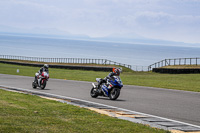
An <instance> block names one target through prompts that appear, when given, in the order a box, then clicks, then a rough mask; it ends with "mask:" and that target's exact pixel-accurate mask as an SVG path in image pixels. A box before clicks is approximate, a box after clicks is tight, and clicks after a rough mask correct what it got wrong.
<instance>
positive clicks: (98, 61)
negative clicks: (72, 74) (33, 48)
mask: <svg viewBox="0 0 200 133" xmlns="http://www.w3.org/2000/svg"><path fill="white" fill-rule="evenodd" d="M0 59H9V60H22V61H35V62H47V63H69V64H70V63H71V64H101V65H118V66H123V67H127V68H129V69H132V66H131V65H128V64H123V63H118V62H115V61H111V60H107V59H88V58H42V57H27V56H14V55H0Z"/></svg>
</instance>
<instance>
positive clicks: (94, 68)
mask: <svg viewBox="0 0 200 133" xmlns="http://www.w3.org/2000/svg"><path fill="white" fill-rule="evenodd" d="M0 63H6V64H15V65H23V66H33V67H42V66H43V64H35V63H21V62H11V61H0ZM49 67H50V68H63V69H74V70H93V71H112V69H113V68H112V67H97V66H70V65H49Z"/></svg>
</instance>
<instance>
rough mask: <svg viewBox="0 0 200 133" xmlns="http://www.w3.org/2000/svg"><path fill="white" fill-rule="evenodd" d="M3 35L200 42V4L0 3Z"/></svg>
mask: <svg viewBox="0 0 200 133" xmlns="http://www.w3.org/2000/svg"><path fill="white" fill-rule="evenodd" d="M0 18H1V21H0V32H24V33H32V32H34V33H45V34H48V33H49V34H63V35H64V34H69V33H70V34H81V35H87V36H90V37H105V36H115V35H118V36H119V35H120V36H123V37H133V38H140V37H144V38H151V39H161V40H169V41H178V42H179V41H180V42H185V43H200V0H0Z"/></svg>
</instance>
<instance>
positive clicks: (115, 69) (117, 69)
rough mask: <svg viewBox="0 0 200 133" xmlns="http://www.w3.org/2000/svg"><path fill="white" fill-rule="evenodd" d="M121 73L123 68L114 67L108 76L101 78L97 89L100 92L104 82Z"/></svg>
mask: <svg viewBox="0 0 200 133" xmlns="http://www.w3.org/2000/svg"><path fill="white" fill-rule="evenodd" d="M120 73H121V69H120V68H114V69H113V72H110V73H109V74H108V76H106V77H105V78H104V79H101V80H100V82H99V83H98V85H97V90H99V92H101V89H100V86H101V84H102V83H106V81H107V79H112V78H113V76H119V75H120Z"/></svg>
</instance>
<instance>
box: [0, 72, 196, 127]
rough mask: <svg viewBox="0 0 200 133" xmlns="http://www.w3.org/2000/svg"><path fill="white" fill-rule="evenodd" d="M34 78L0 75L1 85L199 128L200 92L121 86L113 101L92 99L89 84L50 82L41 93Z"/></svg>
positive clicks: (80, 82)
mask: <svg viewBox="0 0 200 133" xmlns="http://www.w3.org/2000/svg"><path fill="white" fill-rule="evenodd" d="M32 81H33V77H26V76H15V75H5V74H0V85H4V86H10V87H17V88H23V89H27V90H35V91H39V92H46V93H51V94H56V95H61V96H67V97H73V98H78V99H82V100H87V101H92V102H96V103H101V104H106V105H110V106H115V107H119V108H124V109H128V110H132V111H137V112H141V113H146V114H150V115H155V116H159V117H164V118H168V119H172V120H176V121H181V122H185V123H189V124H193V125H197V126H200V93H198V92H187V91H179V90H170V89H161V88H153V87H141V86H130V85H124V87H123V88H122V90H121V95H120V96H119V98H118V99H117V100H115V101H111V100H109V99H108V98H106V97H98V98H91V97H90V89H91V87H92V85H91V82H84V81H72V80H59V79H50V80H49V81H48V83H47V86H46V88H45V89H44V90H41V89H33V88H32V86H31V84H32Z"/></svg>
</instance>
